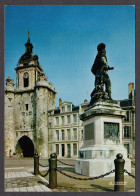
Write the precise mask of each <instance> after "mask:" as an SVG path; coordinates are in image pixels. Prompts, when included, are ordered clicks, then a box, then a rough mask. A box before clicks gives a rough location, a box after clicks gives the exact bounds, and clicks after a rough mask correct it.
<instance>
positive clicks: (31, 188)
mask: <svg viewBox="0 0 140 196" xmlns="http://www.w3.org/2000/svg"><path fill="white" fill-rule="evenodd" d="M27 191H28V192H36V190H35V189H34V187H27Z"/></svg>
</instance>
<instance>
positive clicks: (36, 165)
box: [34, 152, 39, 176]
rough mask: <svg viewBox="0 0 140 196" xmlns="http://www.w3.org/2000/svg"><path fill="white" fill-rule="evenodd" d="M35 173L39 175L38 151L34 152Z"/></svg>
mask: <svg viewBox="0 0 140 196" xmlns="http://www.w3.org/2000/svg"><path fill="white" fill-rule="evenodd" d="M34 175H35V176H38V175H39V156H38V153H37V152H36V153H35V154H34Z"/></svg>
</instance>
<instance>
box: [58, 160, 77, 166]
mask: <svg viewBox="0 0 140 196" xmlns="http://www.w3.org/2000/svg"><path fill="white" fill-rule="evenodd" d="M57 161H58V162H60V163H62V164H64V165H68V166H73V167H74V166H75V165H70V164H67V163H64V162H62V161H60V160H58V159H57Z"/></svg>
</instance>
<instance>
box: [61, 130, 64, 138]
mask: <svg viewBox="0 0 140 196" xmlns="http://www.w3.org/2000/svg"><path fill="white" fill-rule="evenodd" d="M61 138H62V140H64V130H61Z"/></svg>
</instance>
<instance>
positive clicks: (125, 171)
mask: <svg viewBox="0 0 140 196" xmlns="http://www.w3.org/2000/svg"><path fill="white" fill-rule="evenodd" d="M124 172H125V173H127V174H128V175H129V176H131V177H132V178H135V176H134V175H132V174H131V173H129V172H128V171H127V170H126V169H124Z"/></svg>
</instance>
